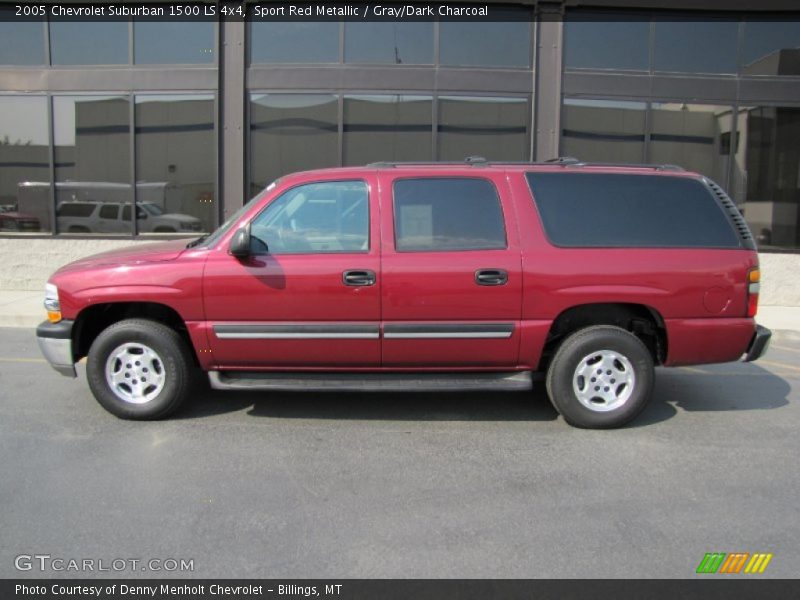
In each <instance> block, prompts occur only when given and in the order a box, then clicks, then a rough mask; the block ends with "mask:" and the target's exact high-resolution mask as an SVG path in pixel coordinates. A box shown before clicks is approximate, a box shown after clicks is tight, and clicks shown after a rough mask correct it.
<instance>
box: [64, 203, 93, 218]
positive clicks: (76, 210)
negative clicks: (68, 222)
mask: <svg viewBox="0 0 800 600" xmlns="http://www.w3.org/2000/svg"><path fill="white" fill-rule="evenodd" d="M95 206H96V205H94V204H86V203H84V202H65V203H64V204H62V205H61V206H59V207H58V216H59V217H88V216H89V215H91V214H92V212H93V211H94V209H95Z"/></svg>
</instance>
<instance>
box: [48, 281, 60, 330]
mask: <svg viewBox="0 0 800 600" xmlns="http://www.w3.org/2000/svg"><path fill="white" fill-rule="evenodd" d="M44 309H45V310H46V311H47V319H48V320H49V321H50V322H51V323H58V322H59V321H60V320H61V302H59V301H58V288H57V287H56V286H55V285H53V284H52V283H46V284H45V286H44Z"/></svg>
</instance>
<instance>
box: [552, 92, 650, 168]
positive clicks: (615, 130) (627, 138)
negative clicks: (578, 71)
mask: <svg viewBox="0 0 800 600" xmlns="http://www.w3.org/2000/svg"><path fill="white" fill-rule="evenodd" d="M646 108H647V104H645V103H644V102H626V101H617V100H582V99H580V100H579V99H575V100H572V99H566V98H565V99H564V109H563V111H562V113H561V127H562V129H561V154H562V155H563V156H574V157H575V158H579V159H580V160H585V161H595V162H620V163H641V162H644V125H645V113H646Z"/></svg>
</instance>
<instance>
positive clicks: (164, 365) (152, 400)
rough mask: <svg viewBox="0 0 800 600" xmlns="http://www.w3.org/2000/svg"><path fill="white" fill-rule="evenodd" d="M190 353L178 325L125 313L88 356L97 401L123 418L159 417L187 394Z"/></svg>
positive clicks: (191, 370)
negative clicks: (172, 326) (175, 326)
mask: <svg viewBox="0 0 800 600" xmlns="http://www.w3.org/2000/svg"><path fill="white" fill-rule="evenodd" d="M193 372H194V370H193V364H192V359H191V356H190V354H189V351H188V349H187V348H186V344H185V343H184V342H183V340H182V339H181V337H180V336H179V335H178V333H177V332H176V331H174V330H173V329H170V328H169V327H167V326H166V325H163V324H161V323H158V322H156V321H151V320H149V319H127V320H125V321H120V322H118V323H115V324H114V325H111V326H110V327H108V328H106V329H105V330H103V331H102V332H101V333H100V335H98V336H97V339H95V341H94V343H93V344H92V347H91V348H90V349H89V356H88V359H87V362H86V375H87V378H88V380H89V387H90V388H91V390H92V393H93V394H94V397H95V398H96V399H97V401H98V402H99V403H100V404H101V405H102V406H103V408H105V409H106V410H108V411H109V412H110V413H113V414H114V415H116V416H118V417H121V418H123V419H160V418H163V417H166V416H167V415H169V414H170V413H172V412H173V411H175V410H176V409H177V408H178V406H180V404H181V403H182V402H183V401H184V400H185V398H186V396H187V395H188V393H189V390H190V388H191V383H192V374H193Z"/></svg>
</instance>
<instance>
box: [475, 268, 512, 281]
mask: <svg viewBox="0 0 800 600" xmlns="http://www.w3.org/2000/svg"><path fill="white" fill-rule="evenodd" d="M475 283H477V284H478V285H504V284H506V283H508V272H507V271H504V270H503V269H479V270H477V271H475Z"/></svg>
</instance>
